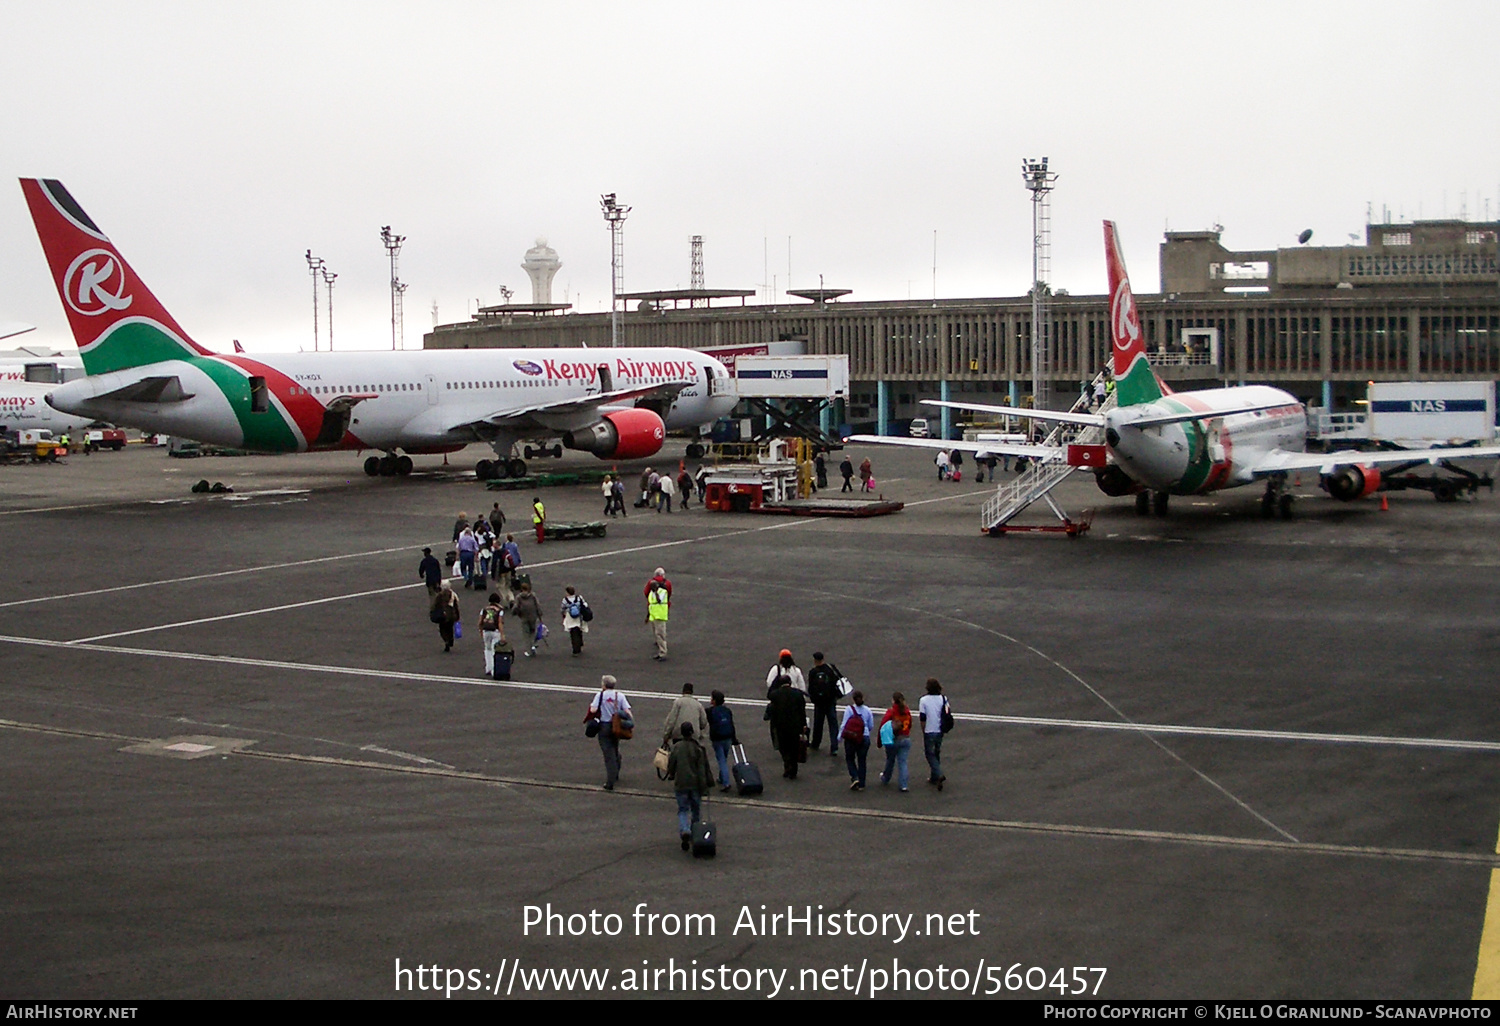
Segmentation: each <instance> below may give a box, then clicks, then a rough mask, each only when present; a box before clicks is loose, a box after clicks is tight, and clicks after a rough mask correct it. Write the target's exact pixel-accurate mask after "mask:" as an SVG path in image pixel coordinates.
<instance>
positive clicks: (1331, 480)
mask: <svg viewBox="0 0 1500 1026" xmlns="http://www.w3.org/2000/svg"><path fill="white" fill-rule="evenodd" d="M1323 487H1324V488H1325V489H1327V491H1328V494H1329V495H1331V496H1333V497H1334V498H1335V499H1339V500H1341V501H1343V502H1353V501H1354V500H1355V499H1363V498H1364V497H1365V496H1366V495H1369V494H1371V493H1372V492H1375V491H1377V490H1379V488H1380V471H1379V470H1377V469H1376V468H1374V467H1367V466H1354V467H1345V468H1344V469H1343V470H1340V471H1338V472H1337V473H1334V474H1328V475H1326V476H1325V477H1324V478H1323Z"/></svg>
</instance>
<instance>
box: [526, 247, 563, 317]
mask: <svg viewBox="0 0 1500 1026" xmlns="http://www.w3.org/2000/svg"><path fill="white" fill-rule="evenodd" d="M561 266H562V261H561V260H559V259H557V251H556V250H555V249H553V248H552V247H551V246H548V245H547V240H546V239H543V238H538V239H537V240H536V245H535V246H532V247H531V248H530V249H528V250H527V251H526V262H525V263H523V264H522V265H521V269H522V270H524V271H525V272H526V273H527V275H529V276H530V277H531V303H532V305H533V306H548V305H550V304H551V303H552V276H553V275H555V274H556V273H557V269H558V268H559V267H561Z"/></svg>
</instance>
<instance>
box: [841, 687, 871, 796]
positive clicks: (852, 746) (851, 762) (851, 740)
mask: <svg viewBox="0 0 1500 1026" xmlns="http://www.w3.org/2000/svg"><path fill="white" fill-rule="evenodd" d="M873 733H875V714H874V713H872V712H870V707H869V706H867V705H865V693H864V692H863V691H856V692H854V694H852V695H850V696H849V704H848V706H847V707H845V709H844V721H843V723H842V724H840V725H839V740H841V741H843V742H844V765H846V766H848V767H849V790H851V791H863V790H864V789H865V761H866V759H867V758H868V757H869V754H870V735H871V734H873Z"/></svg>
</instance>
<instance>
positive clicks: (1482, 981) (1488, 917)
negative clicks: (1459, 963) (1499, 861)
mask: <svg viewBox="0 0 1500 1026" xmlns="http://www.w3.org/2000/svg"><path fill="white" fill-rule="evenodd" d="M1495 854H1496V855H1500V841H1497V842H1496V844H1495ZM1473 998H1474V1000H1475V1001H1494V1000H1495V999H1496V998H1500V868H1496V869H1491V870H1490V899H1489V901H1488V902H1487V903H1486V905H1485V909H1484V930H1483V931H1482V932H1481V933H1480V935H1479V962H1478V964H1477V965H1476V966H1475V967H1474V994H1473Z"/></svg>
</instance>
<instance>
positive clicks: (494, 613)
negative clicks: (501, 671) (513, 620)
mask: <svg viewBox="0 0 1500 1026" xmlns="http://www.w3.org/2000/svg"><path fill="white" fill-rule="evenodd" d="M504 616H505V612H504V611H503V610H502V609H501V608H500V596H499V595H497V594H495V593H494V592H491V593H490V600H489V602H488V603H487V604H486V605H485V607H484V608H483V609H481V610H480V611H479V635H480V637H482V638H483V639H484V675H485V676H486V677H493V676H495V648H496V646H498V645H500V644H501V643H502V642H504V641H505V631H504V629H503V628H502V627H501V619H502V618H503V617H504Z"/></svg>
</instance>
